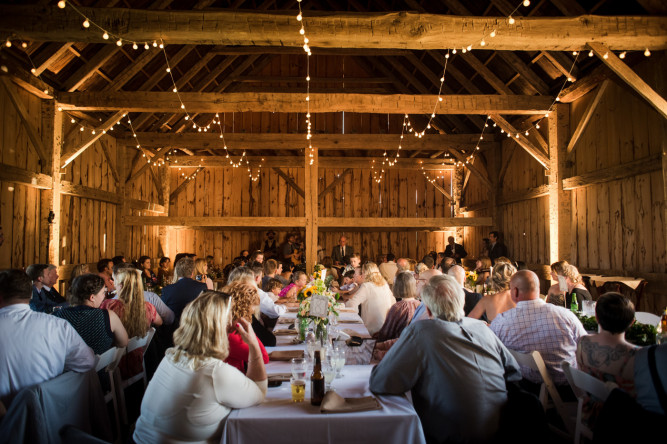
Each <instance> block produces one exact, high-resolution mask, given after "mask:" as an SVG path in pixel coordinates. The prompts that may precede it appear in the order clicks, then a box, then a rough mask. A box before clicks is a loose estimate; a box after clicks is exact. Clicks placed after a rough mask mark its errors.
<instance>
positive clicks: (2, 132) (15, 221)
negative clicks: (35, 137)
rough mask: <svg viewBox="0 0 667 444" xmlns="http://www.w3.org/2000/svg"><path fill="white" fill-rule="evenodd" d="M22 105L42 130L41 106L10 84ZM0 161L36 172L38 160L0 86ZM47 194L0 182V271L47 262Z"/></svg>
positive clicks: (35, 125)
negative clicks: (0, 234) (44, 207)
mask: <svg viewBox="0 0 667 444" xmlns="http://www.w3.org/2000/svg"><path fill="white" fill-rule="evenodd" d="M10 87H11V88H14V89H15V90H16V93H17V94H18V96H19V97H20V99H21V101H22V102H23V103H24V105H25V108H26V110H27V111H28V115H29V118H30V121H31V122H32V124H33V125H34V127H35V128H36V129H37V131H38V132H39V133H41V131H42V122H41V103H40V100H39V99H38V98H36V97H35V96H33V95H31V94H29V93H27V92H25V91H24V90H22V89H20V88H18V87H16V86H14V85H13V84H12V85H10ZM0 113H2V119H0V158H1V161H2V163H3V164H6V165H11V166H15V167H19V168H22V169H26V170H29V171H35V172H37V171H39V157H38V156H37V152H36V151H35V149H34V147H33V145H32V143H31V142H30V140H29V139H28V135H27V131H26V128H25V126H24V125H23V124H22V123H21V119H20V117H19V115H18V114H17V112H16V109H15V108H14V105H13V104H12V103H11V101H10V100H9V97H8V96H7V93H6V92H5V90H4V88H2V87H0ZM45 193H46V192H45V191H42V190H38V189H36V188H33V187H29V186H27V185H21V184H16V183H13V182H3V181H0V226H2V229H3V232H4V237H5V241H4V244H3V245H2V246H0V269H3V268H10V267H18V268H21V267H24V266H26V265H28V264H32V263H35V262H44V261H46V260H47V249H46V239H47V233H46V230H45V227H46V222H45V221H46V217H47V214H42V211H41V207H42V206H41V202H42V200H43V199H45V198H46V196H44V194H45Z"/></svg>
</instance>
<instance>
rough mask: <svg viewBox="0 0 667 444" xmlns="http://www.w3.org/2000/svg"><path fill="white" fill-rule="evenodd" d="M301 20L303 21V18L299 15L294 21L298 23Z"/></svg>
mask: <svg viewBox="0 0 667 444" xmlns="http://www.w3.org/2000/svg"><path fill="white" fill-rule="evenodd" d="M301 20H303V16H302V15H301V13H299V15H297V16H296V21H297V22H300V21H301Z"/></svg>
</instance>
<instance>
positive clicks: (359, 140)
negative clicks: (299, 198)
mask: <svg viewBox="0 0 667 444" xmlns="http://www.w3.org/2000/svg"><path fill="white" fill-rule="evenodd" d="M136 134H137V139H136V140H139V141H140V142H141V146H143V147H170V148H181V147H183V148H191V149H223V144H222V140H221V139H220V134H215V133H208V132H207V133H203V132H202V133H199V132H195V133H186V132H182V133H154V132H153V133H142V132H139V133H136ZM399 138H400V135H399V134H317V136H316V140H315V139H314V140H315V141H316V145H317V148H318V149H319V150H340V151H349V150H358V149H362V150H384V149H386V148H387V146H388V145H389V146H392V145H397V144H398V142H399V141H400V139H399ZM136 140H135V139H134V137H133V136H129V137H124V138H123V137H121V138H118V141H119V142H121V143H125V144H126V145H136ZM478 140H479V134H425V135H424V137H422V138H421V139H419V138H416V137H407V138H405V139H404V140H403V142H401V147H402V148H401V149H402V150H404V151H410V150H421V151H442V150H444V149H446V148H453V149H472V148H474V147H475V146H476V144H477V142H478ZM496 140H497V137H496V136H495V135H494V134H489V135H486V137H485V138H484V140H483V141H482V143H481V144H480V146H483V145H489V144H492V143H494V142H495V141H496ZM225 142H226V143H227V146H228V148H229V149H244V150H272V149H275V150H296V149H303V147H304V146H305V143H306V138H305V136H304V135H303V134H285V133H231V132H228V133H226V134H225Z"/></svg>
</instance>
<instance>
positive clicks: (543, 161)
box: [491, 114, 549, 170]
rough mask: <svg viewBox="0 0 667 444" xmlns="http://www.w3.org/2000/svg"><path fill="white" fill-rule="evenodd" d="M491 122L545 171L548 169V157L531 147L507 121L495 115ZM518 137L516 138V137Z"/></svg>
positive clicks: (529, 142) (531, 144)
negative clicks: (508, 135)
mask: <svg viewBox="0 0 667 444" xmlns="http://www.w3.org/2000/svg"><path fill="white" fill-rule="evenodd" d="M491 120H493V121H494V122H496V124H497V125H498V126H499V127H500V128H502V129H503V130H504V131H505V132H506V133H507V134H510V135H511V138H512V140H514V141H515V142H516V143H518V144H519V145H520V146H521V147H522V148H523V149H524V150H526V152H527V153H528V154H530V155H531V156H532V157H533V158H534V159H535V160H537V161H538V162H539V163H540V165H542V166H543V167H544V168H545V169H547V170H548V169H549V156H548V154H546V153H545V152H544V151H542V150H541V149H540V148H537V147H536V146H535V145H533V142H531V141H530V140H528V138H527V137H526V136H525V135H524V134H523V133H520V132H519V131H517V130H516V128H514V127H513V126H512V125H511V124H510V123H509V122H508V121H507V120H505V119H503V118H502V117H501V116H499V115H496V114H491ZM517 136H518V137H517Z"/></svg>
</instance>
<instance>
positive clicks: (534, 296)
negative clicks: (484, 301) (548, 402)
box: [491, 270, 587, 398]
mask: <svg viewBox="0 0 667 444" xmlns="http://www.w3.org/2000/svg"><path fill="white" fill-rule="evenodd" d="M510 295H511V297H512V300H513V301H514V302H515V303H516V308H514V309H512V310H508V311H506V312H504V313H501V314H499V315H498V316H496V318H495V319H494V320H493V322H492V323H491V330H493V332H494V333H495V334H496V335H497V336H498V338H500V340H501V341H502V343H503V344H505V347H507V348H509V349H511V350H516V351H519V352H523V353H528V352H531V351H534V350H537V351H539V352H540V354H541V355H542V359H543V360H544V363H545V364H546V366H547V370H548V371H549V374H550V375H551V378H552V379H553V381H554V384H556V386H560V387H558V388H559V389H560V388H565V390H564V392H565V394H567V395H569V394H570V392H571V391H570V390H568V389H569V387H568V385H567V379H566V378H565V374H564V373H563V370H562V369H561V362H563V361H567V362H569V363H570V365H572V366H573V367H576V365H577V360H576V357H575V351H576V350H577V342H578V341H579V338H580V337H582V336H585V335H586V334H587V333H586V330H585V329H584V326H583V325H582V324H581V322H580V321H579V319H577V317H576V316H575V315H574V313H572V312H571V311H570V310H567V309H565V308H563V307H557V306H555V305H553V304H547V303H546V302H544V301H543V300H542V299H540V281H539V279H538V277H537V275H536V274H535V273H533V272H532V271H529V270H521V271H518V272H517V273H516V274H515V275H514V276H512V279H511V281H510ZM521 374H522V375H523V377H524V380H527V381H529V382H532V383H534V384H536V385H537V387H536V388H539V385H540V384H542V378H541V377H540V374H539V372H537V371H534V370H530V369H528V368H524V367H522V368H521ZM528 386H530V384H528ZM528 388H532V387H528ZM560 391H561V390H559V392H560ZM561 393H562V392H561ZM569 397H570V396H566V398H569Z"/></svg>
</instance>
